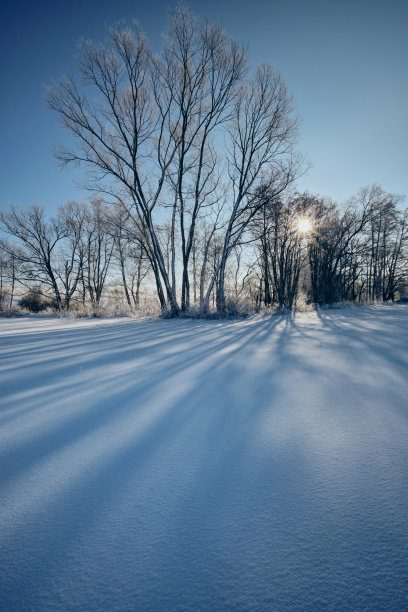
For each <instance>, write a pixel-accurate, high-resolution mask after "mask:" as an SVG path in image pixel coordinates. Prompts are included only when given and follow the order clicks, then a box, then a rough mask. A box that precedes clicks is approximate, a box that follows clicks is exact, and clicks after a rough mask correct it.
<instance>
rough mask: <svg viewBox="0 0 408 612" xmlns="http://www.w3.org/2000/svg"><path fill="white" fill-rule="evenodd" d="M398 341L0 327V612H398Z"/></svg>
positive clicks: (308, 323)
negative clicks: (320, 611) (325, 611)
mask: <svg viewBox="0 0 408 612" xmlns="http://www.w3.org/2000/svg"><path fill="white" fill-rule="evenodd" d="M407 339H408V307H406V306H381V307H380V306H379V307H365V308H350V309H344V310H333V311H330V310H328V311H320V312H319V313H313V314H300V315H297V316H296V317H294V318H289V317H285V316H275V317H271V318H259V319H257V318H254V319H248V320H244V321H227V322H221V321H189V320H176V321H173V320H132V319H111V320H94V319H87V320H61V319H44V318H35V317H33V318H27V319H17V320H16V319H9V320H7V319H2V320H1V319H0V360H1V361H0V363H1V371H0V385H1V399H0V406H1V407H0V567H1V572H0V609H1V610H6V611H8V610H88V611H92V610H152V611H156V610H157V611H163V610H209V611H210V610H211V611H213V610H272V609H274V610H276V609H281V610H300V609H303V610H305V609H313V610H317V609H339V610H340V609H341V610H348V609H349V610H357V609H358V610H361V609H370V610H374V609H375V610H387V609H389V610H401V609H407V608H408V586H407V585H408V554H407V553H408V529H407V528H408V504H407V502H408V479H407V474H408V447H407V440H408V414H407V408H408V401H407V398H408V376H407V374H408V367H407V366H408V349H407V346H408V345H407Z"/></svg>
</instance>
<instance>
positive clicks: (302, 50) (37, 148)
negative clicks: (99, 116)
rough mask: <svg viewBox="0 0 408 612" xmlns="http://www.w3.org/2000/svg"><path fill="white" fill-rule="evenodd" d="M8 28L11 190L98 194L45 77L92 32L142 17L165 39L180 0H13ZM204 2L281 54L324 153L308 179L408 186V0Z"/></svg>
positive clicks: (208, 12)
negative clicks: (46, 98) (48, 95)
mask: <svg viewBox="0 0 408 612" xmlns="http://www.w3.org/2000/svg"><path fill="white" fill-rule="evenodd" d="M7 4H8V5H6V7H5V8H4V9H3V11H2V18H3V19H2V21H3V33H2V36H1V42H0V45H1V47H2V48H1V54H0V63H1V74H2V81H3V86H2V95H1V102H0V104H1V108H0V111H1V113H0V117H1V136H2V137H1V147H0V157H1V159H0V168H1V192H0V193H1V198H0V208H1V209H3V210H4V209H7V207H8V205H9V204H11V203H14V204H16V205H21V206H28V205H30V204H33V203H38V204H43V205H44V206H45V207H46V208H47V210H49V211H54V210H56V208H57V207H58V206H59V205H61V204H63V203H64V202H66V201H67V200H70V199H86V197H87V194H86V193H84V192H83V191H81V190H80V189H79V188H78V187H77V186H76V185H75V181H78V180H80V179H81V176H83V172H82V171H81V170H60V169H59V168H58V167H57V164H56V161H55V159H54V158H53V155H52V150H51V149H52V146H53V145H55V144H58V143H61V142H63V141H64V139H66V138H67V137H66V136H65V134H64V133H63V131H62V130H61V128H60V127H59V126H58V121H57V118H56V116H54V114H53V113H52V112H51V111H50V110H48V109H47V107H46V106H45V104H44V102H43V98H42V86H43V84H44V83H51V82H52V81H53V80H56V79H58V78H59V77H60V76H62V75H63V74H65V73H66V72H68V71H70V70H73V68H74V66H75V62H74V59H73V53H74V52H75V43H76V41H77V40H78V39H79V38H80V37H85V38H93V39H95V40H101V39H103V38H104V35H105V25H106V24H111V23H113V22H115V21H117V20H119V19H122V18H127V19H129V20H130V19H131V18H132V17H136V18H137V19H139V21H140V23H141V25H142V26H143V28H144V29H145V30H146V32H147V34H148V35H149V38H150V40H151V42H152V45H153V47H154V48H155V49H156V50H157V49H158V48H159V46H160V34H161V32H162V31H163V29H164V27H165V23H166V17H167V11H168V8H169V7H171V6H174V3H171V2H169V1H168V0H149V1H148V2H146V1H145V2H140V1H138V0H133V1H130V0H116V1H115V2H111V1H110V2H107V1H105V0H100V1H97V0H82V1H77V0H71V1H69V2H68V1H65V0H54V1H53V2H49V1H41V0H38V1H37V2H27V1H24V2H13V3H12V2H10V1H9V2H8V3H7ZM189 4H190V6H191V7H192V9H193V10H195V11H196V12H198V13H200V14H201V15H202V16H203V17H205V18H208V19H209V20H215V21H217V22H218V23H221V24H222V25H223V26H224V28H225V29H226V30H227V31H228V32H229V33H230V35H232V36H233V37H234V38H236V39H237V40H238V41H240V42H244V43H246V44H248V46H249V57H250V62H251V65H252V66H255V65H257V64H259V63H272V64H273V65H274V66H275V67H276V68H277V69H278V70H279V71H280V72H281V73H282V74H283V76H284V78H285V81H286V83H287V85H288V87H289V89H290V90H291V91H292V92H293V94H294V97H295V101H296V106H297V110H298V112H299V114H300V115H301V117H302V127H301V132H300V139H299V149H300V150H301V151H302V152H303V153H304V154H305V155H306V156H307V158H308V159H309V161H310V162H311V164H312V169H311V170H310V171H309V173H308V175H307V176H306V177H305V178H303V179H302V180H301V181H300V183H299V188H300V189H302V190H303V189H307V190H309V191H310V192H312V193H315V194H321V195H328V196H331V197H332V198H334V199H335V200H338V201H342V200H345V199H346V198H347V197H349V196H350V195H352V194H353V193H355V192H356V191H357V190H358V189H359V188H360V187H361V186H364V185H367V184H371V183H374V182H375V183H378V184H381V185H382V187H383V188H384V189H385V190H387V191H391V192H393V193H400V194H405V195H408V172H407V170H408V168H407V161H408V156H407V143H408V113H407V109H408V71H407V66H408V36H407V30H408V0H388V1H386V0H384V1H376V0H354V1H349V0H343V1H342V2H340V1H332V0H326V1H325V2H324V1H321V0H310V1H308V2H306V1H301V0H286V1H284V0H277V1H274V0H270V1H266V0H252V1H250V2H248V1H246V2H243V1H241V0H236V1H232V0H207V1H206V2H205V3H202V2H199V1H197V0H193V1H191V2H189Z"/></svg>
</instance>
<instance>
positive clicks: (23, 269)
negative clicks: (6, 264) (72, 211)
mask: <svg viewBox="0 0 408 612" xmlns="http://www.w3.org/2000/svg"><path fill="white" fill-rule="evenodd" d="M0 226H1V228H2V230H3V231H4V232H6V233H7V234H9V235H10V236H12V237H13V238H15V239H17V240H18V241H19V242H20V248H18V249H14V248H13V247H10V246H8V243H6V242H5V243H4V249H5V250H6V252H7V253H8V254H9V256H10V257H13V258H14V261H16V262H18V264H19V266H20V275H19V281H20V282H21V283H26V284H27V283H28V284H32V283H37V284H39V285H44V286H45V287H46V288H47V289H49V290H51V291H52V292H53V296H54V299H55V304H56V306H57V308H61V307H62V299H61V292H60V288H59V286H58V275H57V272H56V253H57V245H58V244H59V243H60V241H61V240H62V239H63V238H65V236H66V231H67V230H66V227H62V226H61V225H60V224H59V223H58V222H57V220H56V219H51V220H50V221H47V220H46V218H45V214H44V209H43V208H41V206H36V205H34V206H31V207H30V208H28V209H27V210H23V209H21V210H19V209H17V208H15V207H11V210H10V212H8V213H3V212H1V213H0Z"/></svg>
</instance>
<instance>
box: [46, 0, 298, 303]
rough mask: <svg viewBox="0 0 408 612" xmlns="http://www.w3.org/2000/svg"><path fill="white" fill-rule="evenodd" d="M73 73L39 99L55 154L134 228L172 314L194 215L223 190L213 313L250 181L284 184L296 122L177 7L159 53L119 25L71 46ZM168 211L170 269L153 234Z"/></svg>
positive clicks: (226, 42)
mask: <svg viewBox="0 0 408 612" xmlns="http://www.w3.org/2000/svg"><path fill="white" fill-rule="evenodd" d="M78 67H79V77H78V78H77V79H76V78H74V77H71V78H65V79H62V80H61V81H60V82H59V84H57V85H56V86H54V87H51V88H49V89H48V92H47V100H48V104H49V106H50V108H52V109H53V110H54V111H56V112H57V113H58V115H59V117H60V120H61V122H62V124H63V126H64V127H65V128H66V129H67V130H68V132H69V133H70V134H71V135H73V136H74V137H75V140H76V143H77V145H78V147H73V148H69V149H66V148H65V149H60V151H59V153H58V157H59V160H60V161H61V163H63V164H66V163H81V164H85V165H86V166H87V167H88V168H89V169H90V175H89V178H90V180H91V181H92V180H94V183H93V185H94V189H95V190H96V191H98V192H99V193H101V194H102V193H105V194H107V193H108V194H110V196H114V198H117V199H120V201H121V202H123V204H124V206H125V207H126V210H127V211H128V213H129V215H130V216H131V218H132V219H134V220H135V222H136V225H137V227H138V229H139V230H140V229H143V232H145V236H144V237H145V244H144V248H145V249H146V253H147V255H148V257H149V260H150V262H151V266H152V270H153V273H154V276H155V281H156V286H157V292H158V297H159V300H160V303H161V307H162V309H163V310H164V309H166V308H167V306H168V307H169V308H170V310H171V312H172V314H173V315H177V314H178V313H179V312H180V309H182V310H186V309H188V307H189V304H190V279H189V274H190V272H189V270H190V257H191V253H192V249H193V245H194V243H195V233H196V228H197V223H198V222H199V220H200V215H201V212H202V210H203V209H206V208H207V207H212V206H213V205H214V204H215V203H216V201H217V196H216V195H214V194H215V191H216V190H217V188H218V186H219V185H220V184H221V183H226V184H228V189H229V192H230V193H229V199H230V216H229V222H228V227H227V229H226V233H225V236H224V240H223V251H222V256H221V260H220V264H219V267H218V269H217V271H216V276H217V278H218V281H217V286H218V291H217V302H218V307H219V310H220V312H223V310H224V302H225V296H224V276H225V267H226V264H227V259H228V256H229V254H230V253H231V251H232V249H234V248H235V246H236V245H237V244H238V242H239V240H240V238H241V235H242V233H243V231H244V230H245V228H246V225H247V223H248V222H249V220H250V219H251V217H252V216H253V214H255V210H256V206H254V202H255V194H256V190H257V188H258V186H259V184H260V182H261V181H262V182H265V180H267V181H268V182H269V186H270V188H271V189H272V188H273V189H274V190H275V193H277V194H278V193H281V192H282V191H283V190H284V189H285V188H286V186H287V185H288V184H289V183H290V182H291V181H292V180H293V179H294V177H295V175H296V170H297V165H296V163H294V158H293V155H292V149H293V144H294V137H295V133H296V120H295V118H294V117H293V108H292V103H291V100H290V97H289V96H288V94H287V90H286V87H285V85H284V83H283V80H282V78H281V77H280V76H279V75H278V74H276V73H275V72H273V70H272V69H271V68H267V67H263V68H261V69H260V70H258V72H257V73H256V76H255V77H254V79H249V80H248V79H247V78H246V58H245V53H244V51H243V50H242V49H241V48H240V47H239V46H238V45H237V44H236V43H234V42H233V41H231V40H230V39H229V38H228V37H227V35H226V34H225V33H224V32H223V31H222V30H221V29H220V28H219V27H217V26H212V25H209V24H207V23H204V22H202V21H201V20H199V19H198V18H197V17H195V16H194V15H192V14H191V13H190V12H189V11H188V9H186V8H185V7H184V6H179V7H178V8H177V9H176V11H174V12H173V14H172V17H171V20H170V26H169V32H168V36H167V38H166V43H165V46H164V50H163V53H162V54H161V55H159V56H157V57H153V55H152V53H151V51H150V48H149V45H148V42H147V39H146V37H145V35H144V34H143V33H142V32H141V30H140V28H139V27H138V26H137V25H135V24H134V26H133V28H127V27H123V26H120V27H116V28H112V29H110V30H109V40H108V42H107V43H106V44H104V45H97V44H94V43H91V42H83V43H81V45H80V59H79V64H78ZM224 140H225V146H224V142H223V141H224ZM168 210H171V228H172V230H171V231H172V236H171V243H172V250H171V254H172V264H171V267H170V269H169V266H166V258H165V254H164V252H163V245H162V244H161V239H160V231H159V227H160V225H162V224H163V216H164V215H165V214H166V211H168ZM205 214H207V213H205ZM177 218H178V221H179V232H180V251H181V271H182V280H181V283H180V285H181V308H180V306H179V303H178V299H177V295H176V283H175V269H176V263H175V262H176V254H175V241H174V236H175V228H176V219H177ZM214 283H215V279H211V281H210V285H211V289H210V288H209V289H208V291H209V293H211V291H212V287H213V286H214ZM208 291H207V293H208ZM208 295H209V294H208Z"/></svg>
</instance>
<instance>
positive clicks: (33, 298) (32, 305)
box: [18, 287, 54, 312]
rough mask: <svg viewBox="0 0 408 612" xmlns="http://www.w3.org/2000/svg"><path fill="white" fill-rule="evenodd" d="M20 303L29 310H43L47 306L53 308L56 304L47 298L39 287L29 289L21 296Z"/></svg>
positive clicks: (21, 306)
mask: <svg viewBox="0 0 408 612" xmlns="http://www.w3.org/2000/svg"><path fill="white" fill-rule="evenodd" d="M18 305H19V306H20V308H24V309H25V310H28V311H29V312H42V311H43V310H46V309H47V308H50V307H51V308H52V307H53V306H54V305H53V303H52V302H51V301H49V300H45V299H44V297H43V295H42V293H41V290H40V289H38V288H36V287H35V288H33V289H29V290H28V291H27V293H26V294H25V295H23V297H22V298H21V300H20V301H19V303H18Z"/></svg>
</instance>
